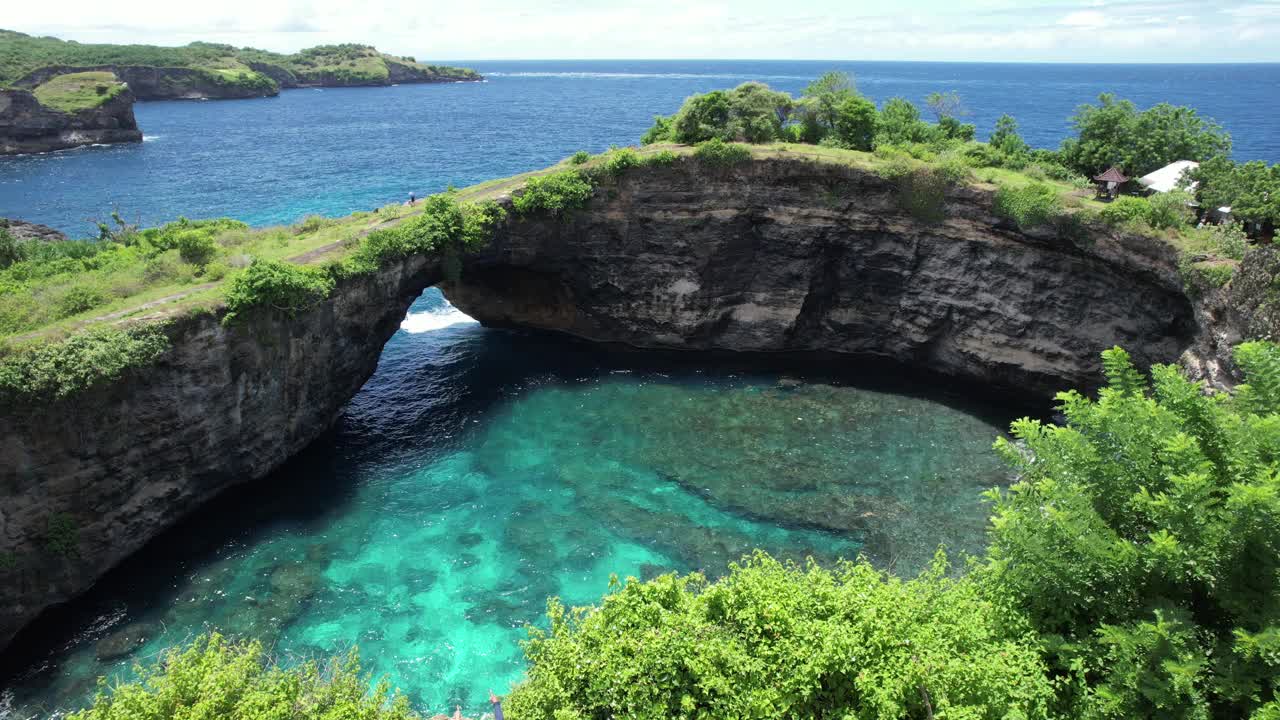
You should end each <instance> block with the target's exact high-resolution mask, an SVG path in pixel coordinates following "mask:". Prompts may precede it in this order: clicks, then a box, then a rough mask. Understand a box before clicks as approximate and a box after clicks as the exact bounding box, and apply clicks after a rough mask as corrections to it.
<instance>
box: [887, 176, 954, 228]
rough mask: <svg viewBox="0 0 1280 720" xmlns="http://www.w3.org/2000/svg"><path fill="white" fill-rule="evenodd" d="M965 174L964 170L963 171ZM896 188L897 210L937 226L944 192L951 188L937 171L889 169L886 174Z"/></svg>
mask: <svg viewBox="0 0 1280 720" xmlns="http://www.w3.org/2000/svg"><path fill="white" fill-rule="evenodd" d="M966 172H967V168H966ZM887 175H889V176H890V177H891V178H892V179H893V181H894V184H895V185H896V186H897V191H898V195H897V197H898V206H899V207H901V208H902V209H903V210H905V211H906V212H907V213H908V214H909V215H911V217H913V218H915V219H917V220H920V221H922V222H928V223H936V222H941V221H942V220H943V219H944V218H945V217H946V196H947V188H949V187H950V186H951V181H950V180H949V179H948V177H947V175H946V173H945V172H943V171H942V170H940V169H939V168H934V167H929V166H921V167H914V168H911V169H909V170H905V171H904V170H903V169H902V167H901V166H900V165H899V166H891V167H890V169H889V170H888V172H887Z"/></svg>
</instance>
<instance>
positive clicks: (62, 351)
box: [0, 324, 169, 402]
mask: <svg viewBox="0 0 1280 720" xmlns="http://www.w3.org/2000/svg"><path fill="white" fill-rule="evenodd" d="M168 349H169V338H168V336H167V335H165V333H164V329H163V328H162V327H160V326H158V325H154V324H151V325H137V326H134V327H130V328H125V329H121V328H116V327H109V326H103V327H96V328H91V329H89V330H85V331H84V332H80V333H76V334H75V335H72V336H71V337H69V338H67V339H66V340H62V341H60V342H52V343H45V344H40V345H35V346H33V347H29V348H21V349H18V350H15V351H12V352H10V353H8V354H6V355H4V356H3V357H0V400H3V401H5V402H16V401H27V402H29V401H36V400H55V399H60V398H65V397H68V396H71V395H74V394H76V393H78V392H82V391H84V390H87V389H88V388H90V387H93V386H94V385H97V384H99V383H104V382H109V381H111V380H115V379H117V378H119V377H120V376H121V375H122V374H123V373H124V372H125V370H127V369H129V368H133V367H140V366H145V365H149V364H151V363H153V362H155V361H156V360H157V359H159V357H160V356H161V355H163V354H164V353H165V351H167V350H168Z"/></svg>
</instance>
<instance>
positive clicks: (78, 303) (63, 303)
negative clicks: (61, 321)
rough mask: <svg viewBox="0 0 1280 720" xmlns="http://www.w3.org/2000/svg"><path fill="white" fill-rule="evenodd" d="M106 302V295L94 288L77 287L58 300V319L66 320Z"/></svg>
mask: <svg viewBox="0 0 1280 720" xmlns="http://www.w3.org/2000/svg"><path fill="white" fill-rule="evenodd" d="M106 301H107V297H106V295H105V294H104V293H103V292H102V291H101V290H99V289H98V288H96V287H92V286H88V285H78V286H76V287H73V288H71V289H70V290H67V293H66V294H65V295H63V296H62V297H61V298H60V299H59V300H58V317H59V318H67V317H71V316H72V315H79V314H80V313H82V312H87V311H89V310H92V309H94V308H96V307H98V306H99V305H101V304H103V303H105V302H106Z"/></svg>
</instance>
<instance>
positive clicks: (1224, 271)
mask: <svg viewBox="0 0 1280 720" xmlns="http://www.w3.org/2000/svg"><path fill="white" fill-rule="evenodd" d="M1235 273H1236V266H1235V265H1234V264H1231V263H1222V262H1212V261H1209V262H1196V261H1195V260H1193V259H1192V258H1191V257H1190V256H1186V255H1184V256H1183V257H1182V259H1181V260H1179V262H1178V274H1179V275H1180V276H1181V277H1182V284H1183V285H1184V286H1185V287H1186V288H1187V289H1188V290H1189V291H1190V292H1191V293H1192V294H1193V295H1199V294H1203V293H1206V292H1208V291H1210V290H1217V289H1218V288H1221V287H1226V285H1227V283H1229V282H1231V278H1232V277H1234V276H1235Z"/></svg>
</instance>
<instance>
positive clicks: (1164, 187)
mask: <svg viewBox="0 0 1280 720" xmlns="http://www.w3.org/2000/svg"><path fill="white" fill-rule="evenodd" d="M1198 167H1200V163H1198V162H1194V161H1192V160H1179V161H1177V162H1172V163H1169V164H1168V165H1165V166H1164V167H1162V168H1160V169H1159V170H1156V171H1155V172H1153V173H1150V174H1148V175H1143V176H1142V177H1140V178H1138V184H1139V185H1141V186H1142V187H1144V188H1146V189H1148V190H1150V191H1151V192H1153V193H1167V192H1169V191H1171V190H1178V189H1179V187H1178V184H1179V183H1180V182H1182V176H1183V175H1185V174H1186V173H1188V172H1191V171H1192V170H1195V169H1196V168H1198ZM1198 184H1199V183H1194V182H1193V183H1191V184H1190V185H1188V186H1187V187H1186V188H1185V189H1186V190H1187V191H1188V192H1195V191H1196V185H1198Z"/></svg>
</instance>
